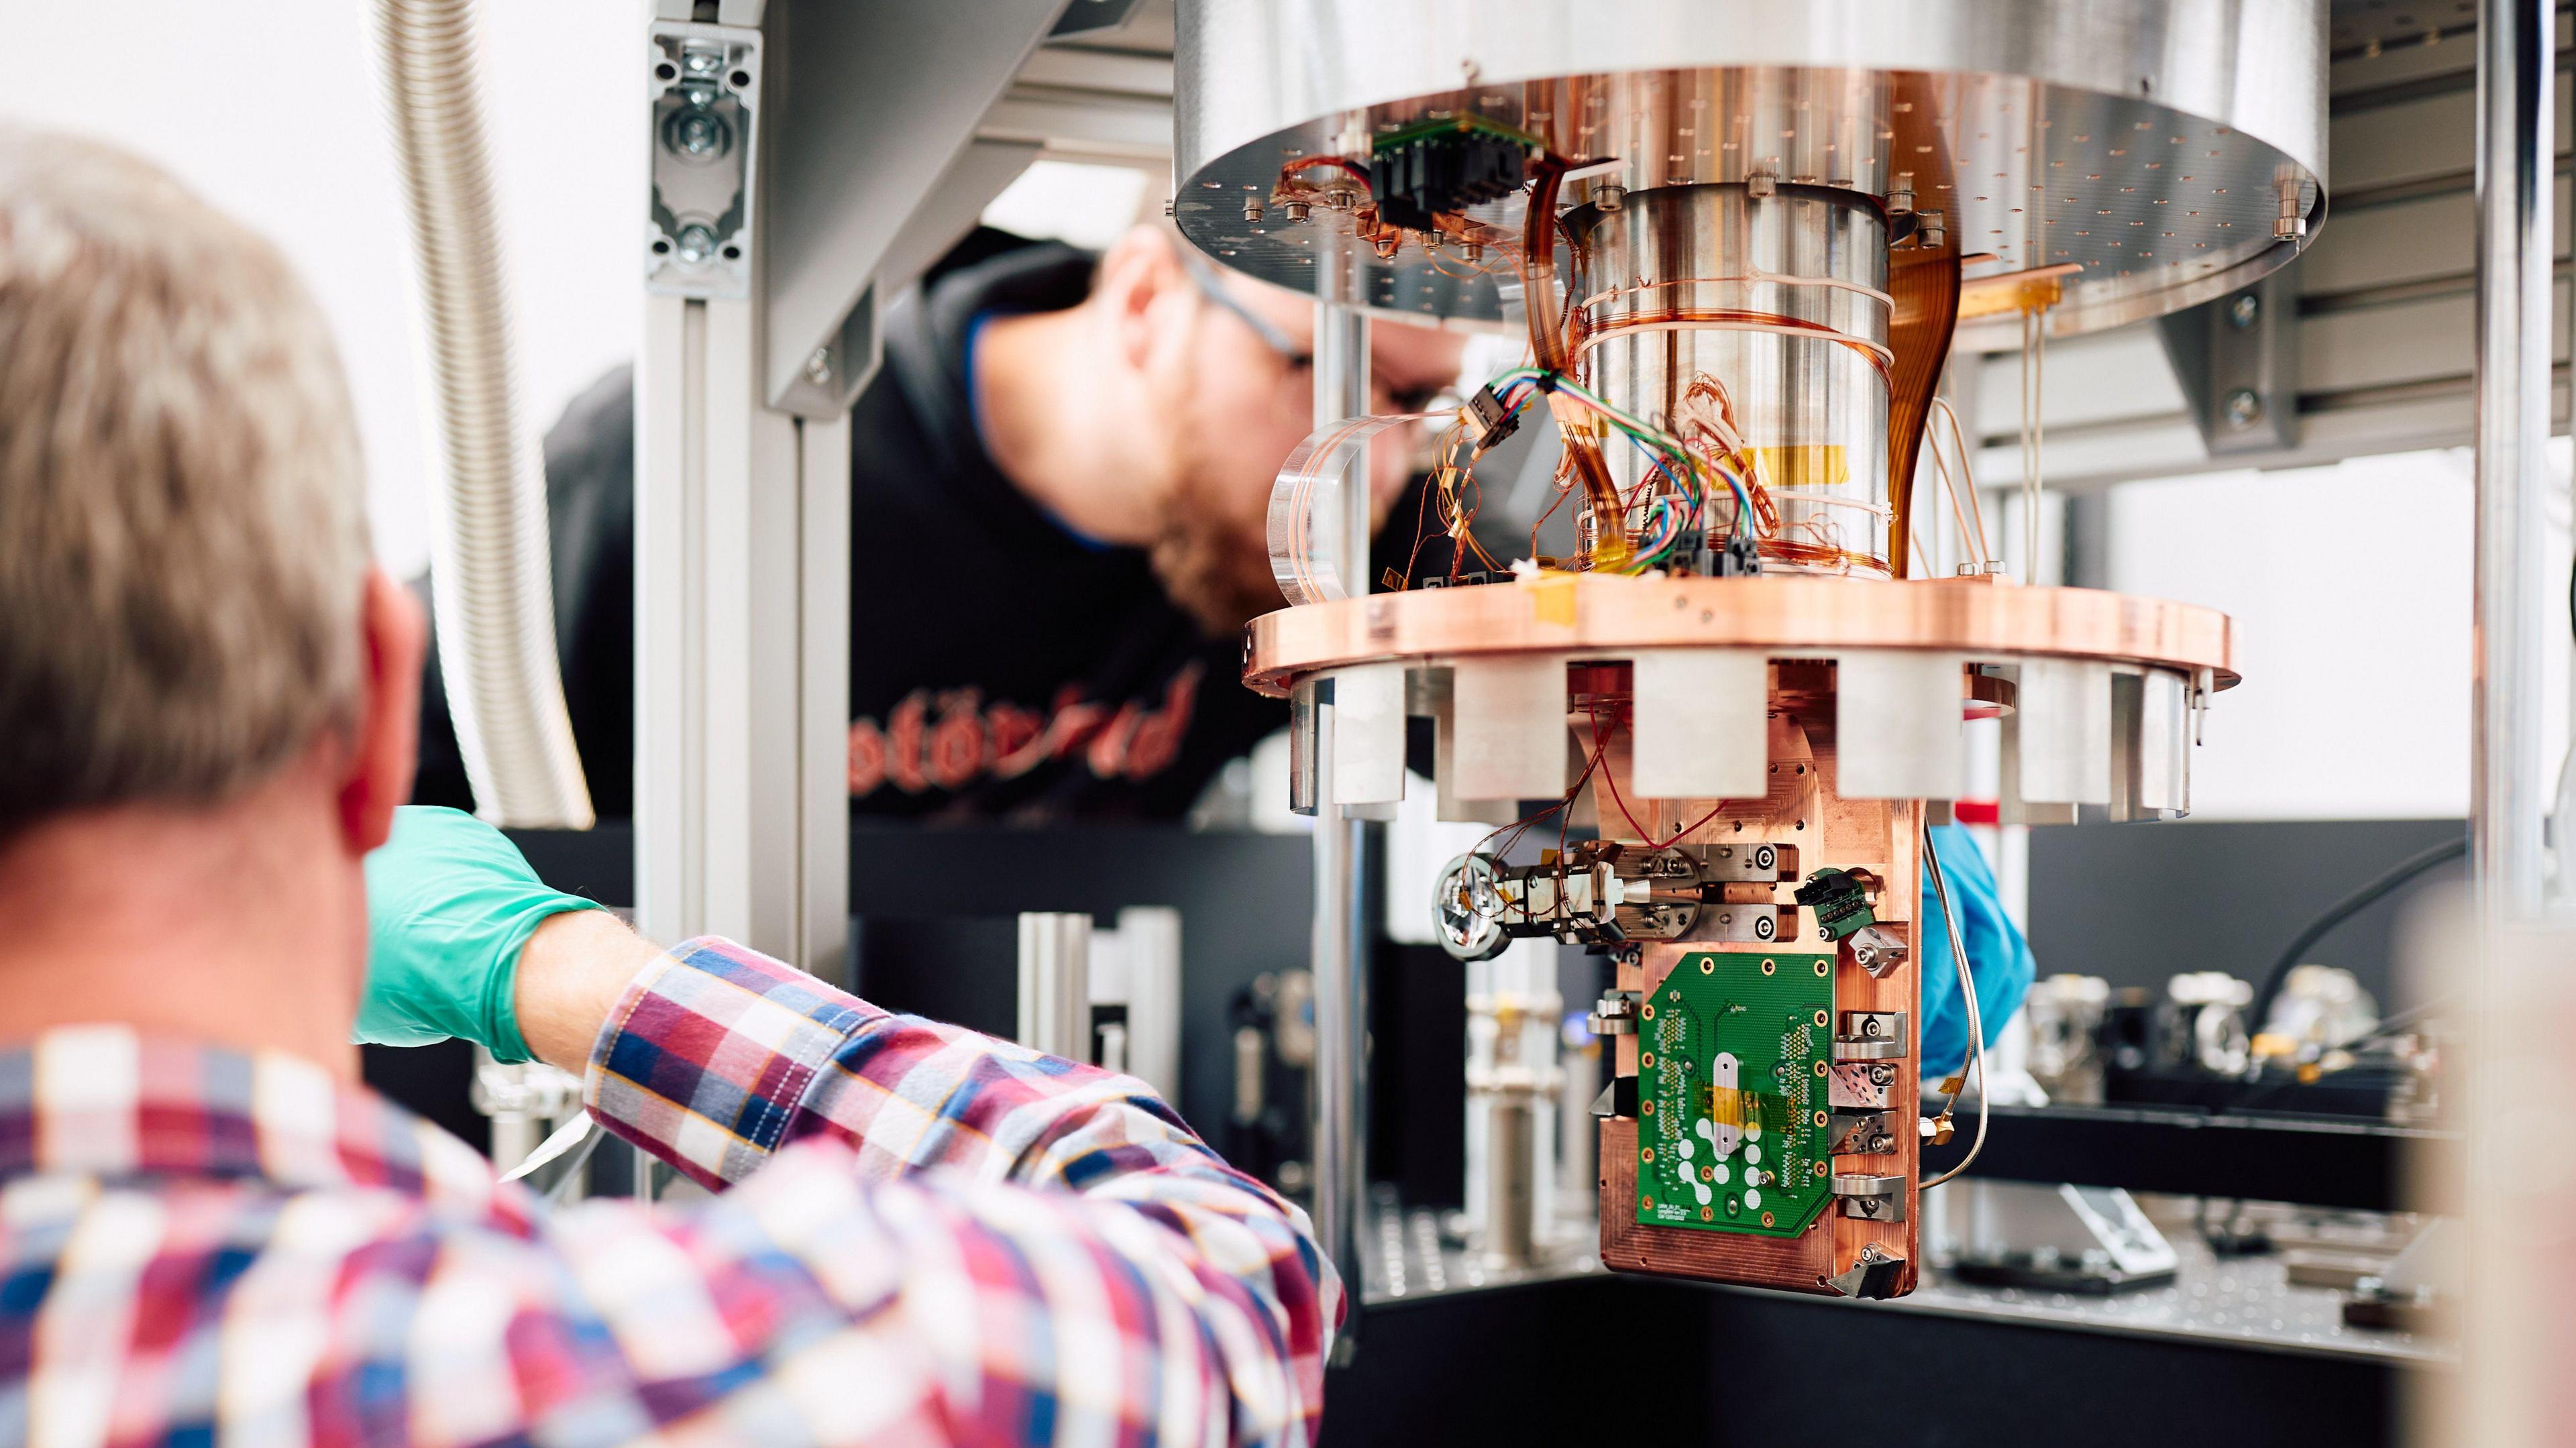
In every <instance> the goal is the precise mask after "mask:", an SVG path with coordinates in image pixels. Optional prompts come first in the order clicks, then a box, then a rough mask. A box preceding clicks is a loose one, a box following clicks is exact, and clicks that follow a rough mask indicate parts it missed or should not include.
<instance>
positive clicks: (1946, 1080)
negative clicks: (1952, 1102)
mask: <svg viewBox="0 0 2576 1448" xmlns="http://www.w3.org/2000/svg"><path fill="white" fill-rule="evenodd" d="M1967 1085H1968V1077H1967V1075H1966V1073H1965V1072H1962V1073H1961V1074H1959V1075H1956V1076H1946V1077H1943V1078H1942V1081H1941V1094H1942V1095H1944V1096H1956V1095H1958V1094H1959V1093H1960V1092H1961V1091H1963V1090H1965V1089H1966V1088H1967Z"/></svg>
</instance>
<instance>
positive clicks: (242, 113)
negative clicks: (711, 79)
mask: <svg viewBox="0 0 2576 1448" xmlns="http://www.w3.org/2000/svg"><path fill="white" fill-rule="evenodd" d="M373 12H374V6H373V5H372V4H370V3H367V0H261V3H258V4H254V5H189V4H178V3H173V0H79V3H77V4H70V5H51V6H32V5H29V6H14V7H11V8H10V14H9V22H10V23H9V40H10V48H11V52H12V54H13V56H14V57H15V63H14V64H13V65H12V66H11V67H10V77H9V83H8V84H7V85H6V86H4V87H0V114H5V115H7V116H9V117H10V118H12V119H15V120H20V121H24V122H29V123H33V124H36V125H41V126H47V127H53V128H57V129H62V130H70V131H79V132H84V133H87V134H89V135H93V136H98V137H101V138H104V139H108V140H112V141H115V142H118V143H120V144H122V145H125V146H128V147H131V148H132V149H134V150H137V151H140V152H142V153H143V154H144V155H146V156H149V157H151V158H152V159H153V160H155V161H157V162H159V163H160V164H161V165H163V166H166V167H168V168H169V169H171V170H172V171H174V172H175V173H177V174H178V176H179V177H180V178H181V179H182V180H184V181H186V182H187V183H188V184H189V185H191V186H193V187H195V188H196V189H197V190H198V191H199V192H200V193H202V194H203V195H205V196H206V197H207V198H208V199H210V200H212V201H213V202H214V203H215V204H216V205H218V206H221V207H223V208H224V209H225V210H227V211H229V212H231V213H233V214H234V215H236V216H238V217H241V218H242V219H243V220H245V221H247V222H249V223H250V224H251V225H253V226H255V227H257V228H258V229H259V230H260V231H262V232H263V233H265V234H266V235H267V236H269V237H270V238H271V239H273V240H274V241H276V242H277V244H278V245H279V246H280V247H281V248H283V249H284V250H285V252H286V254H287V256H288V257H289V258H290V259H291V260H292V261H293V262H294V264H295V266H296V268H297V270H298V271H300V272H301V273H302V274H303V276H304V279H305V282H306V284H307V285H308V286H310V287H311V288H312V290H313V292H314V294H315V295H316V296H317V297H318V298H319V299H320V301H321V305H322V308H323V311H324V312H325V313H326V314H327V315H328V316H329V318H330V320H331V324H332V326H333V328H334V330H335V331H336V332H337V333H338V336H339V342H340V348H341V356H342V360H343V361H344V362H345V363H346V364H347V367H348V370H349V377H350V383H351V386H352V388H353V390H354V392H355V394H356V398H357V406H358V415H359V424H360V427H361V429H362V430H363V432H364V435H365V440H366V447H367V472H368V478H367V486H368V503H369V512H370V514H371V515H372V517H373V519H374V522H375V528H376V549H377V552H378V554H379V555H380V556H382V557H383V558H384V559H385V561H386V562H387V563H388V564H389V565H391V566H392V567H393V568H394V569H395V570H396V571H397V572H399V573H402V574H406V575H408V574H410V573H413V572H417V571H418V570H420V569H421V568H422V567H424V566H426V564H427V561H428V556H429V554H428V542H427V539H426V535H425V532H424V530H425V528H426V526H427V520H426V514H425V505H424V499H425V497H426V494H425V492H424V485H425V481H426V473H427V470H428V467H429V466H430V464H429V462H428V455H427V453H426V451H425V449H426V448H427V447H428V445H429V443H430V441H431V438H432V434H431V432H430V431H429V430H428V427H427V423H426V419H425V418H424V416H423V413H422V407H423V405H424V404H423V401H422V396H421V389H420V385H419V370H418V367H417V365H416V359H415V348H416V346H417V343H416V340H415V328H414V316H415V312H414V307H413V301H412V281H411V276H412V273H411V254H410V250H409V240H408V238H407V236H406V233H405V231H404V226H403V218H402V207H401V200H400V195H399V192H398V191H397V190H396V187H395V182H394V175H393V156H392V149H391V146H390V144H389V143H388V141H387V139H386V130H385V125H384V120H383V108H382V105H381V103H380V100H379V96H380V91H379V88H378V84H377V73H376V67H375V57H374V51H373V45H372V35H371V17H372V15H373ZM482 12H483V15H484V17H485V22H486V30H487V35H486V45H485V52H486V56H487V65H486V69H485V73H484V79H485V86H486V94H487V95H488V96H489V98H490V100H491V103H492V105H491V124H492V127H493V134H494V140H495V144H496V150H497V153H498V168H499V175H500V184H501V188H502V192H501V194H502V199H503V204H504V206H505V207H506V209H507V215H506V226H507V231H506V234H507V237H508V242H509V246H510V249H511V262H512V266H513V268H514V276H515V279H516V282H517V289H518V298H519V318H520V327H519V340H520V356H521V359H522V363H523V370H522V373H521V378H520V388H521V396H522V398H523V399H524V400H525V402H526V403H527V404H528V408H527V412H528V417H529V419H530V421H531V423H532V424H533V425H535V426H537V427H540V428H542V427H544V426H545V425H546V424H548V423H551V422H552V421H553V420H554V417H555V415H556V413H557V412H559V411H560V410H561V409H562V407H563V404H564V403H565V402H566V401H567V400H569V399H570V398H571V397H572V396H573V395H574V394H575V393H577V392H579V391H580V390H582V389H583V388H584V387H586V386H587V385H589V383H591V382H592V381H594V380H596V379H597V377H598V376H599V374H600V373H602V372H603V371H605V370H607V368H609V367H610V366H612V365H614V364H615V363H617V362H620V361H623V360H625V359H626V358H628V357H630V356H631V355H633V353H634V350H635V346H636V339H637V337H638V335H639V327H640V322H641V317H642V312H641V308H640V305H639V304H640V302H641V300H642V288H641V287H640V286H639V285H638V281H637V277H638V270H637V268H636V266H635V265H634V264H633V262H632V260H631V258H632V257H633V255H634V246H635V238H636V236H637V234H638V229H639V228H640V226H641V225H642V223H641V220H640V217H641V215H642V207H643V199H642V198H643V188H644V173H643V158H644V146H643V142H642V138H641V137H640V136H639V135H638V134H637V133H636V129H635V128H636V124H637V118H638V117H639V115H640V114H641V98H642V95H643V91H644V81H643V79H642V78H641V72H640V65H641V61H640V57H641V54H642V50H643V44H644V26H643V7H642V5H641V4H640V3H639V0H541V3H530V0H515V3H514V0H486V3H485V4H484V5H483V7H482Z"/></svg>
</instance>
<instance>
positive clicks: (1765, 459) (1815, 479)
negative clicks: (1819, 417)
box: [1747, 442, 1851, 488]
mask: <svg viewBox="0 0 2576 1448" xmlns="http://www.w3.org/2000/svg"><path fill="white" fill-rule="evenodd" d="M1747 451H1749V452H1751V453H1752V454H1753V457H1754V462H1755V466H1756V467H1757V468H1758V469H1759V470H1760V472H1761V474H1762V478H1763V480H1764V481H1765V482H1768V483H1770V484H1771V485H1772V486H1773V487H1776V488H1840V487H1846V486H1849V485H1850V483H1851V457H1850V455H1849V453H1848V451H1847V450H1846V449H1845V448H1844V447H1843V446H1842V445H1841V444H1840V443H1830V442H1804V443H1792V444H1790V445H1788V446H1786V447H1757V448H1750V449H1747Z"/></svg>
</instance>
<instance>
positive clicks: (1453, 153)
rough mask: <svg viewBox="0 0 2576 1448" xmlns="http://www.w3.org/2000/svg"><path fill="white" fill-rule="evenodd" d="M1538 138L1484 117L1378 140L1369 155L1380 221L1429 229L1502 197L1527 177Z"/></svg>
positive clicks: (1465, 118)
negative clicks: (1444, 217) (1442, 216)
mask: <svg viewBox="0 0 2576 1448" xmlns="http://www.w3.org/2000/svg"><path fill="white" fill-rule="evenodd" d="M1535 139H1536V138H1534V137H1531V136H1528V135H1525V134H1523V133H1521V132H1518V131H1514V130H1512V129H1510V128H1509V127H1506V126H1502V125H1499V124H1497V123H1495V122H1492V121H1487V120H1485V119H1484V118H1482V117H1480V116H1462V117H1459V118H1458V119H1456V120H1454V121H1432V122H1426V123H1424V124H1422V125H1419V126H1413V127H1408V128H1407V129H1405V130H1403V131H1400V132H1397V133H1396V134H1394V135H1391V136H1385V137H1382V138H1380V139H1379V141H1378V143H1377V147H1376V150H1375V152H1374V153H1373V154H1372V155H1371V156H1370V158H1369V191H1370V194H1372V195H1373V196H1375V197H1376V198H1377V219H1378V220H1379V222H1381V223H1382V224H1384V225H1387V226H1401V227H1403V228H1405V229H1406V230H1408V231H1431V230H1434V229H1435V228H1436V225H1437V223H1435V222H1434V221H1433V219H1432V218H1434V217H1435V216H1438V215H1440V214H1441V213H1443V212H1455V211H1463V210H1465V209H1466V208H1468V207H1470V206H1476V205H1481V204H1482V203H1484V202H1487V201H1495V200H1499V199H1501V198H1502V197H1505V196H1508V195H1510V194H1511V193H1512V192H1514V191H1516V190H1518V189H1520V185H1521V183H1522V182H1523V181H1525V180H1527V179H1528V173H1529V157H1530V152H1531V149H1532V147H1533V145H1534V143H1535Z"/></svg>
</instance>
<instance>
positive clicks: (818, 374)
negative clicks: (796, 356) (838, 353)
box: [805, 347, 832, 387]
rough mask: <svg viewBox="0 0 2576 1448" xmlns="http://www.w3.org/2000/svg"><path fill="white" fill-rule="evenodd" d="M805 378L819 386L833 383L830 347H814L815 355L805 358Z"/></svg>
mask: <svg viewBox="0 0 2576 1448" xmlns="http://www.w3.org/2000/svg"><path fill="white" fill-rule="evenodd" d="M805 380H806V381H808V382H811V383H813V384H814V385H815V386H817V387H828V386H830V385H831V381H832V350H831V349H830V348H828V347H817V348H815V349H814V355H813V356H811V357H808V358H806V359H805Z"/></svg>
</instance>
